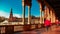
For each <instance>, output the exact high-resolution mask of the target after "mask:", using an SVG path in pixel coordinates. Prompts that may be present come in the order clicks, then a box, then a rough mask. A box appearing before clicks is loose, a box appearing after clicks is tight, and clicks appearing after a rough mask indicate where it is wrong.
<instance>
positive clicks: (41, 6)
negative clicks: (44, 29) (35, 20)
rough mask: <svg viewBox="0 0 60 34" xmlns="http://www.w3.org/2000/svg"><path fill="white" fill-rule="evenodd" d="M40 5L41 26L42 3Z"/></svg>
mask: <svg viewBox="0 0 60 34" xmlns="http://www.w3.org/2000/svg"><path fill="white" fill-rule="evenodd" d="M39 5H40V24H41V23H42V3H40V4H39Z"/></svg>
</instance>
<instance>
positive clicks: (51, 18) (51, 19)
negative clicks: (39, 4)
mask: <svg viewBox="0 0 60 34" xmlns="http://www.w3.org/2000/svg"><path fill="white" fill-rule="evenodd" d="M50 18H51V23H52V9H50Z"/></svg>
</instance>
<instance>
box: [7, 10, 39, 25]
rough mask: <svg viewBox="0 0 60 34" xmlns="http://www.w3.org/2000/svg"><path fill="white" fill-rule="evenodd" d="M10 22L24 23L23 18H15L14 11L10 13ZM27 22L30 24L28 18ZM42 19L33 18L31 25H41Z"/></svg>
mask: <svg viewBox="0 0 60 34" xmlns="http://www.w3.org/2000/svg"><path fill="white" fill-rule="evenodd" d="M8 22H22V18H17V17H13V12H12V9H11V11H10V16H9V19H8ZM25 22H28V18H25ZM39 22H40V17H35V16H31V23H32V24H33V23H39Z"/></svg>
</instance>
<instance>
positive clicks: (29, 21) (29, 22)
mask: <svg viewBox="0 0 60 34" xmlns="http://www.w3.org/2000/svg"><path fill="white" fill-rule="evenodd" d="M30 9H31V8H30V6H28V24H31V20H30V19H31V18H30V17H31V15H30V13H31V12H30Z"/></svg>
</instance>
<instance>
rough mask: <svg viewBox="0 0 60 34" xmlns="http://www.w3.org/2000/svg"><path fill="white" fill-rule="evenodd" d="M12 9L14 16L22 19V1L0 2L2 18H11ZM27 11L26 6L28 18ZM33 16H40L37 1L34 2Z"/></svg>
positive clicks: (8, 0)
mask: <svg viewBox="0 0 60 34" xmlns="http://www.w3.org/2000/svg"><path fill="white" fill-rule="evenodd" d="M11 8H12V9H13V15H14V16H16V17H22V0H0V16H4V17H9V14H10V9H11ZM27 9H28V7H27V6H26V12H25V13H26V17H27V16H28V10H27ZM31 15H34V16H40V10H39V3H38V2H37V1H36V0H32V7H31Z"/></svg>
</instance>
